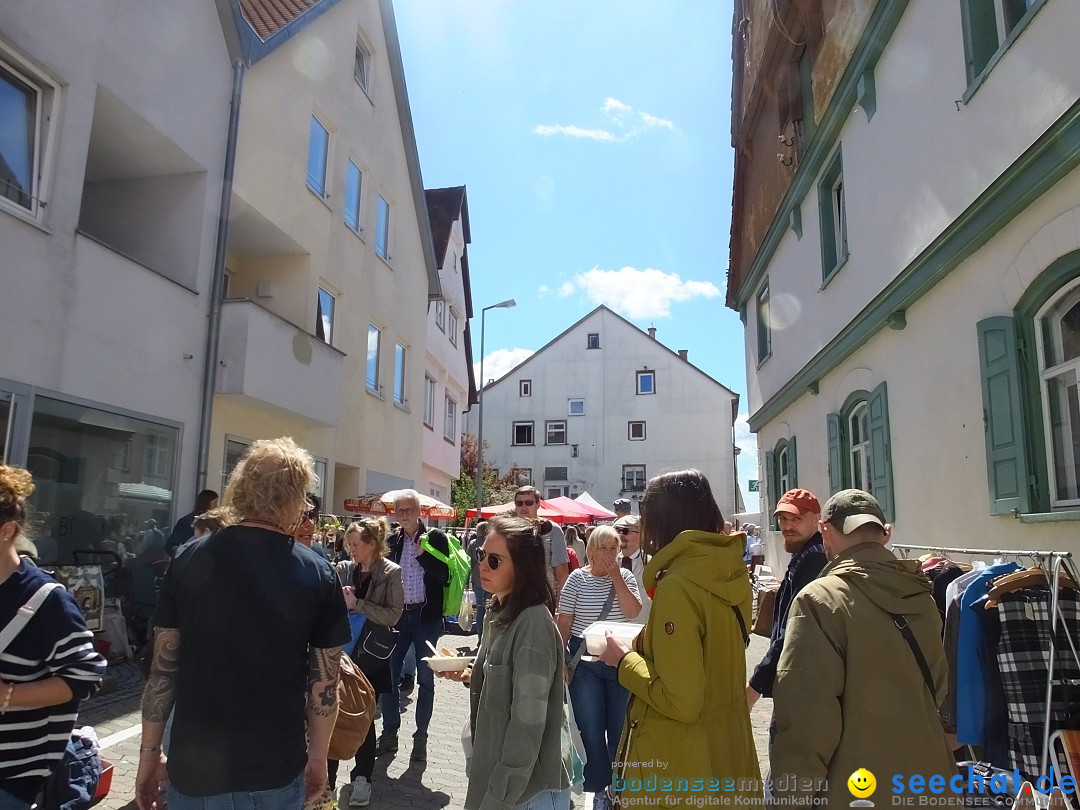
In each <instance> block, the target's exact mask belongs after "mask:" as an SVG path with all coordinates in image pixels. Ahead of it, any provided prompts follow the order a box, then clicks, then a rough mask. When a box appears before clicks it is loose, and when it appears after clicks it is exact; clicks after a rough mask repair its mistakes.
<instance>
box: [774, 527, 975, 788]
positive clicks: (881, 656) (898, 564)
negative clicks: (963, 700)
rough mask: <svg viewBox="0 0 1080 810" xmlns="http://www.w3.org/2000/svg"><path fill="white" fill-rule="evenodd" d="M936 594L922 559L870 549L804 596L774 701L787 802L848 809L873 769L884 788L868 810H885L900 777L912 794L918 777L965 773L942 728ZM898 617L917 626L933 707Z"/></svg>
mask: <svg viewBox="0 0 1080 810" xmlns="http://www.w3.org/2000/svg"><path fill="white" fill-rule="evenodd" d="M930 588H931V586H930V582H929V580H927V578H926V577H925V576H924V575H923V574H922V572H921V571H919V565H918V563H917V562H915V561H914V560H898V559H896V557H895V556H894V555H893V553H892V552H891V551H889V550H888V549H886V548H885V547H884V546H882V545H881V544H880V543H862V544H860V545H857V546H853V547H852V548H850V549H848V550H847V551H846V552H844V553H843V554H841V555H840V556H839V557H837V558H836V559H835V560H833V561H832V562H830V563H829V564H828V565H827V566H825V569H824V570H823V571H822V572H821V575H820V576H819V577H818V578H817V579H816V580H814V581H813V582H811V583H810V584H809V585H807V586H806V587H805V588H804V589H803V590H802V591H801V592H800V593H799V594H798V596H796V597H795V601H794V602H793V603H792V606H791V612H790V613H789V614H788V625H787V635H785V637H784V652H783V655H781V657H780V664H779V667H778V668H777V677H776V687H775V689H774V691H773V701H774V702H773V711H774V717H775V720H776V738H775V740H774V741H773V747H772V752H771V764H772V773H773V780H774V791H775V792H776V794H777V795H778V796H780V797H784V796H790V797H794V796H798V797H801V798H807V797H809V796H811V795H813V796H827V797H828V804H829V806H832V807H839V806H844V807H846V806H848V805H849V804H850V803H851V801H852V799H853V798H854V796H853V795H852V794H851V792H850V791H849V790H848V786H847V780H848V777H850V776H851V775H852V773H854V772H855V771H856V770H858V769H859V768H865V769H867V770H869V771H870V772H871V773H873V774H874V777H875V779H876V780H877V795H873V796H872V797H871V799H870V800H871V801H873V802H874V804H875V805H876V806H878V807H882V806H884V805H887V804H889V803H890V801H891V800H892V797H893V795H894V794H893V786H892V779H893V777H894V776H895V775H901V776H903V777H904V782H905V784H906V782H907V778H908V777H910V776H912V775H916V774H917V775H920V776H922V777H924V778H926V779H928V778H929V777H931V776H932V775H934V774H941V775H943V776H944V777H945V779H946V780H948V779H949V778H950V777H951V776H952V775H953V774H954V773H955V772H956V770H955V766H954V764H953V757H952V754H951V752H950V751H949V749H948V746H947V744H946V741H945V735H944V733H943V731H942V727H941V722H940V721H939V719H938V706H939V705H940V703H941V701H942V700H944V697H945V689H946V687H947V685H948V684H947V677H946V674H947V664H946V661H945V652H944V650H943V649H942V646H941V619H940V617H939V614H938V610H937V607H936V606H935V604H934V600H933V598H932V597H931V596H930ZM890 614H897V615H902V616H905V617H906V618H907V621H908V626H909V627H910V628H911V631H912V634H913V635H914V637H915V640H916V642H917V643H918V645H919V648H920V649H921V651H922V654H923V657H924V658H925V660H926V663H927V665H928V668H929V670H930V674H931V676H932V679H933V682H934V685H935V691H936V694H935V695H934V696H931V694H930V690H929V688H928V687H927V685H926V681H925V679H924V678H923V675H922V671H921V669H920V667H919V664H918V662H917V660H916V658H915V655H914V653H913V652H912V649H911V646H910V645H909V644H908V643H907V641H905V639H904V636H903V634H902V633H901V632H900V630H899V629H898V628H897V627H896V625H895V624H894V623H893V618H892V615H890ZM822 780H827V784H826V783H825V782H823V781H822ZM904 795H909V794H906V793H905V794H904ZM950 796H951V794H950ZM859 798H866V797H859ZM935 798H936V799H938V800H940V799H945V798H947V795H942V796H940V797H935ZM915 801H916V803H917V802H918V800H917V799H916V800H915Z"/></svg>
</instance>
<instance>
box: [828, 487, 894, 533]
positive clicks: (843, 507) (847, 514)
mask: <svg viewBox="0 0 1080 810" xmlns="http://www.w3.org/2000/svg"><path fill="white" fill-rule="evenodd" d="M821 520H822V521H823V522H825V523H831V524H832V525H833V526H834V527H835V528H836V529H838V530H839V531H840V533H841V534H851V533H852V532H853V531H855V530H856V529H857V528H859V527H860V526H863V525H865V524H867V523H876V524H877V525H878V526H880V527H881V528H882V529H884V528H885V513H884V512H882V511H881V504H879V503H878V502H877V498H875V497H874V496H873V495H871V494H870V493H869V492H863V491H862V490H861V489H843V490H840V492H837V493H836V494H835V495H833V496H832V497H831V498H829V500H827V501H826V502H825V508H824V509H823V510H822V511H821Z"/></svg>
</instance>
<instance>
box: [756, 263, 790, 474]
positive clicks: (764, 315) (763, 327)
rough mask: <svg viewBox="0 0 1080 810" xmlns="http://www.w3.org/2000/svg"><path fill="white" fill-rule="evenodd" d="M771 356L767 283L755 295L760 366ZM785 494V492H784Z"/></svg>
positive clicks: (770, 327) (770, 326)
mask: <svg viewBox="0 0 1080 810" xmlns="http://www.w3.org/2000/svg"><path fill="white" fill-rule="evenodd" d="M771 354H772V324H771V323H770V320H769V282H768V281H767V280H766V282H765V286H764V287H762V288H761V292H759V293H758V295H757V359H758V365H761V364H762V363H764V362H765V361H766V360H768V359H769V355H771ZM785 492H786V490H785Z"/></svg>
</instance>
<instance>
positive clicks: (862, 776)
mask: <svg viewBox="0 0 1080 810" xmlns="http://www.w3.org/2000/svg"><path fill="white" fill-rule="evenodd" d="M847 786H848V790H849V791H851V795H852V796H854V797H855V798H856V799H868V798H870V797H871V796H873V795H874V791H875V790H877V779H875V778H874V775H873V774H872V773H870V771H868V770H866V768H859V770H857V771H855V773H853V774H852V775H851V776H849V777H848V780H847Z"/></svg>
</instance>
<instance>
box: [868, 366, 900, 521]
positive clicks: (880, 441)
mask: <svg viewBox="0 0 1080 810" xmlns="http://www.w3.org/2000/svg"><path fill="white" fill-rule="evenodd" d="M866 407H867V410H868V411H869V414H870V494H871V495H873V496H874V497H875V498H877V501H878V503H879V504H881V511H882V512H884V513H885V518H886V520H889V521H890V522H891V521H893V520H896V506H895V504H894V502H893V478H892V444H891V441H890V439H889V396H888V391H887V389H886V387H885V383H882V384H881V385H879V386H878V387H877V388H875V389H874V392H873V393H872V394H871V395H870V399H869V400H868V401H867V403H866Z"/></svg>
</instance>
